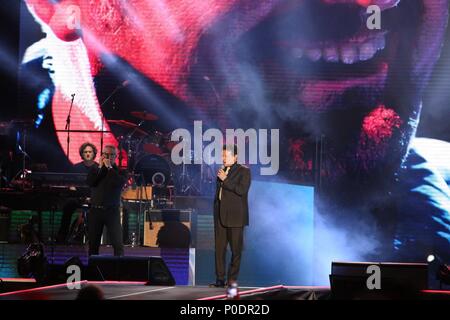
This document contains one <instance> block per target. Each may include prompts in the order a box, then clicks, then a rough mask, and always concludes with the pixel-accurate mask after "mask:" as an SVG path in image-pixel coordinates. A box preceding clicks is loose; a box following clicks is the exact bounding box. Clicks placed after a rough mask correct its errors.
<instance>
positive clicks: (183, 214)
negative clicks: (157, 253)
mask: <svg viewBox="0 0 450 320" xmlns="http://www.w3.org/2000/svg"><path fill="white" fill-rule="evenodd" d="M191 219H192V212H191V211H190V210H177V209H161V210H159V209H154V210H149V211H148V212H147V214H146V216H145V222H144V246H149V247H159V248H189V247H190V245H191V226H192V222H191Z"/></svg>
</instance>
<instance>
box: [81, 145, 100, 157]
mask: <svg viewBox="0 0 450 320" xmlns="http://www.w3.org/2000/svg"><path fill="white" fill-rule="evenodd" d="M87 147H91V148H92V150H93V151H94V159H95V157H96V156H97V148H96V147H95V146H94V145H93V144H92V143H90V142H85V143H83V144H82V145H81V146H80V149H78V152H79V153H80V157H81V159H83V151H84V149H86V148H87Z"/></svg>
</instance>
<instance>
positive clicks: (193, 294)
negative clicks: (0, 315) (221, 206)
mask: <svg viewBox="0 0 450 320" xmlns="http://www.w3.org/2000/svg"><path fill="white" fill-rule="evenodd" d="M88 285H95V286H97V287H99V288H100V289H101V290H102V291H103V294H104V297H105V299H106V300H223V299H226V292H225V291H226V289H223V288H209V287H205V286H173V287H168V286H146V285H145V283H143V282H115V281H102V282H95V281H81V282H80V287H81V289H82V288H84V287H86V286H88ZM78 292H79V290H77V289H69V288H68V287H67V285H66V284H65V283H64V284H59V285H54V286H47V287H39V288H33V289H28V290H20V291H14V292H9V293H2V294H0V300H74V299H76V297H77V295H78ZM329 298H330V289H329V288H327V287H286V286H281V285H280V286H273V287H264V288H240V299H241V300H266V299H267V300H324V299H329Z"/></svg>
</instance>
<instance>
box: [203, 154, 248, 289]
mask: <svg viewBox="0 0 450 320" xmlns="http://www.w3.org/2000/svg"><path fill="white" fill-rule="evenodd" d="M237 151H238V150H237V146H236V145H224V146H223V150H222V160H223V164H224V166H223V167H222V169H220V170H219V172H218V173H217V189H216V196H215V199H214V234H215V251H216V252H215V253H216V282H215V283H213V284H212V285H211V286H213V287H225V258H226V250H227V245H228V244H230V248H231V253H232V255H231V262H230V265H229V267H228V275H227V280H228V285H231V284H232V283H233V282H237V278H238V275H239V267H240V264H241V254H242V247H243V240H244V226H246V225H248V202H247V196H248V190H249V188H250V180H251V176H250V170H249V168H247V167H245V166H242V165H239V164H238V163H237V157H238V152H237Z"/></svg>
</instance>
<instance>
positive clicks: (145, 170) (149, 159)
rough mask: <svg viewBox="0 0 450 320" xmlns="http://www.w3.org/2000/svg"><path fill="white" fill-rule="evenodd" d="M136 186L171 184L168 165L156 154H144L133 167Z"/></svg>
mask: <svg viewBox="0 0 450 320" xmlns="http://www.w3.org/2000/svg"><path fill="white" fill-rule="evenodd" d="M133 171H134V173H135V174H137V175H138V176H137V178H136V180H137V181H136V183H137V184H138V185H150V184H151V185H153V186H164V187H165V186H167V185H169V184H171V183H172V181H171V170H170V166H169V163H168V162H167V161H166V160H165V159H164V158H163V157H161V156H158V155H156V154H144V155H143V156H141V157H139V158H138V160H137V161H136V164H135V165H134V170H133Z"/></svg>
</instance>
